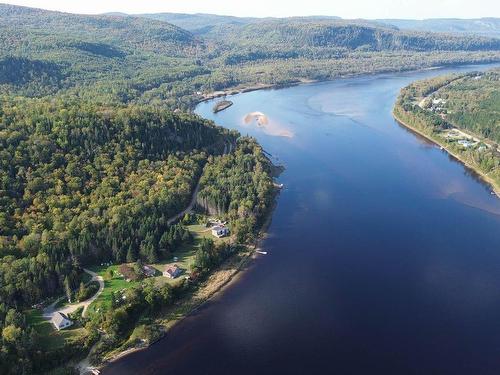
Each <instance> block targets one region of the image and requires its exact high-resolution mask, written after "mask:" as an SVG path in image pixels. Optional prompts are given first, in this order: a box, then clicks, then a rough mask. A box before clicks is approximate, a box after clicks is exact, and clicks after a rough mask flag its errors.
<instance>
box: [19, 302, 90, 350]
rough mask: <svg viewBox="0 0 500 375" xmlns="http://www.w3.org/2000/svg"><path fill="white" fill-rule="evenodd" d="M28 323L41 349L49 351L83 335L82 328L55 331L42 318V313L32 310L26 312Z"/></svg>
mask: <svg viewBox="0 0 500 375" xmlns="http://www.w3.org/2000/svg"><path fill="white" fill-rule="evenodd" d="M26 316H27V319H28V323H29V324H30V325H31V326H33V328H34V329H35V331H36V332H37V333H38V335H39V336H40V345H41V347H42V349H44V350H47V351H50V350H55V349H59V348H62V347H64V345H65V344H66V343H67V342H70V341H74V340H76V339H78V338H79V337H80V336H81V335H83V334H84V332H85V329H84V328H77V327H70V328H68V329H65V330H63V331H57V330H56V329H55V328H54V326H53V325H52V323H51V322H50V321H49V320H46V319H44V318H43V316H42V311H41V310H37V309H32V310H29V311H27V312H26Z"/></svg>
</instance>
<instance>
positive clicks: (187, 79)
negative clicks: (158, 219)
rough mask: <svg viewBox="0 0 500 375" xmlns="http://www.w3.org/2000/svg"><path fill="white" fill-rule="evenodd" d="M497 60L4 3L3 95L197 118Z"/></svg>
mask: <svg viewBox="0 0 500 375" xmlns="http://www.w3.org/2000/svg"><path fill="white" fill-rule="evenodd" d="M168 21H170V22H168ZM498 60H500V39H495V38H486V37H479V36H466V35H461V36H458V35H450V34H443V33H441V34H436V33H429V32H420V31H408V30H399V29H398V28H397V27H396V26H394V25H389V24H386V23H381V22H379V21H371V20H362V19H359V20H343V19H339V18H338V17H324V16H307V17H291V18H251V17H249V18H239V17H230V16H218V15H210V14H194V15H189V14H171V13H162V14H152V15H151V14H149V15H125V14H121V13H112V14H105V15H78V14H69V13H62V12H54V11H47V10H41V9H33V8H27V7H19V6H13V5H6V4H0V89H1V90H3V91H14V92H16V93H17V94H20V95H27V96H38V97H39V96H44V95H52V94H55V93H65V94H69V95H79V96H81V97H89V98H90V99H92V100H95V99H96V98H97V97H98V98H99V100H101V101H102V102H113V103H129V102H131V101H137V102H139V103H141V104H144V103H151V102H154V103H155V104H157V105H159V106H167V107H170V108H175V109H177V108H182V109H188V108H190V107H191V106H192V104H193V103H194V102H196V101H198V100H200V96H203V95H204V94H207V93H210V92H214V91H220V90H225V89H228V88H235V87H241V86H245V87H248V86H258V87H262V86H263V85H264V86H270V85H283V84H291V83H296V82H300V81H303V80H326V79H333V78H335V77H338V76H342V75H345V74H359V73H376V72H388V71H394V70H409V69H419V68H426V67H430V66H437V65H446V64H456V63H461V64H464V63H478V62H492V61H498ZM180 98H182V99H180Z"/></svg>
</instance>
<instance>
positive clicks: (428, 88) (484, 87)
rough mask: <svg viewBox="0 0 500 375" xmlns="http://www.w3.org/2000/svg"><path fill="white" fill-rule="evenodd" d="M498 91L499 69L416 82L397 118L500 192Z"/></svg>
mask: <svg viewBox="0 0 500 375" xmlns="http://www.w3.org/2000/svg"><path fill="white" fill-rule="evenodd" d="M499 89H500V71H499V70H498V69H496V70H492V71H488V72H485V73H479V72H471V73H467V74H462V75H448V76H440V77H436V78H433V79H430V80H424V81H417V82H414V83H413V84H411V85H410V86H408V87H406V88H404V89H403V90H401V94H400V96H399V98H398V101H397V103H396V106H395V108H394V114H395V115H396V117H397V118H398V119H399V120H400V121H401V122H402V123H404V124H406V125H408V126H410V127H412V128H414V129H416V130H418V131H419V132H421V133H423V134H425V135H426V136H428V137H429V138H431V139H433V140H435V141H436V142H437V143H439V144H441V145H443V146H445V147H446V148H447V149H448V150H450V151H451V152H452V153H454V154H455V155H457V157H459V158H460V159H461V160H463V161H464V162H465V163H467V164H468V165H469V166H471V167H473V168H474V169H476V170H477V171H479V172H480V173H482V174H483V176H484V177H485V178H486V179H487V180H488V181H490V182H491V183H492V184H493V185H494V187H495V188H496V189H497V190H498V191H500V149H499V143H500V95H499V92H500V91H499ZM453 129H459V130H461V131H463V132H464V133H456V132H454V131H453Z"/></svg>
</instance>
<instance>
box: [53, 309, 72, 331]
mask: <svg viewBox="0 0 500 375" xmlns="http://www.w3.org/2000/svg"><path fill="white" fill-rule="evenodd" d="M52 324H53V325H54V327H55V329H57V330H58V331H60V330H61V329H65V328H68V327H69V326H72V325H73V322H72V321H71V320H70V319H69V318H68V316H67V315H66V314H63V313H62V312H56V313H54V315H53V316H52Z"/></svg>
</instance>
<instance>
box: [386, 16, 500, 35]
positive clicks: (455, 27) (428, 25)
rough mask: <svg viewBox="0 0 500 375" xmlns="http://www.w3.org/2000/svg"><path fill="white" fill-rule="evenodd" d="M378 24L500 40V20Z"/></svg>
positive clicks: (389, 21)
mask: <svg viewBox="0 0 500 375" xmlns="http://www.w3.org/2000/svg"><path fill="white" fill-rule="evenodd" d="M377 21H378V22H381V23H384V24H389V25H393V26H396V27H398V28H399V29H405V30H417V31H430V32H440V33H457V34H473V35H482V36H490V37H496V38H500V18H494V17H486V18H477V19H457V18H435V19H424V20H402V19H380V20H377Z"/></svg>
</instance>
